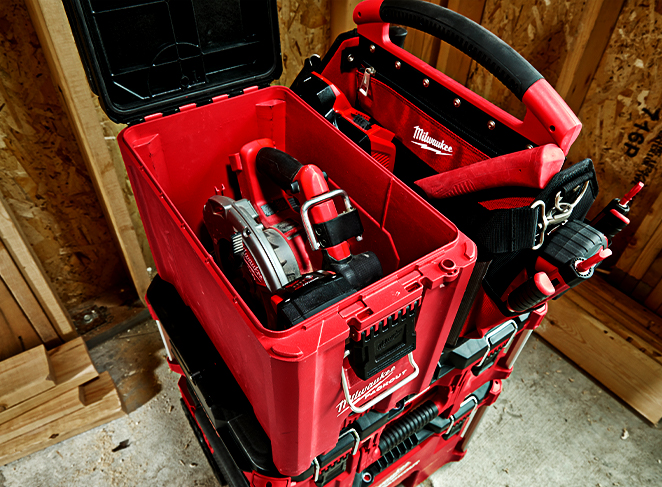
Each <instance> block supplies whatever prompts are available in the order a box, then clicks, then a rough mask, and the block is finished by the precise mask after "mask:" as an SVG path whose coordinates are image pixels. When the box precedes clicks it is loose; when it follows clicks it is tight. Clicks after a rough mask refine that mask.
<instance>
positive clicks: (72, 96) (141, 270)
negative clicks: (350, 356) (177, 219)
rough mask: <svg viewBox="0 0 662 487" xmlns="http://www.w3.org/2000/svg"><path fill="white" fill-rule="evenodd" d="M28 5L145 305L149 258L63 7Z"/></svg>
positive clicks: (33, 1)
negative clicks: (140, 238)
mask: <svg viewBox="0 0 662 487" xmlns="http://www.w3.org/2000/svg"><path fill="white" fill-rule="evenodd" d="M26 5H27V7H28V11H29V12H30V17H31V18H32V23H33V24H34V27H35V31H36V32H37V36H38V37H39V41H40V42H41V47H42V48H43V50H44V54H45V56H46V59H47V61H48V65H49V67H50V70H51V74H52V75H53V81H54V82H55V84H56V85H57V87H58V89H59V91H60V93H61V94H62V98H63V99H64V106H65V108H66V110H67V112H68V115H69V118H70V119H71V124H72V128H73V130H74V134H75V136H76V140H77V141H78V145H79V146H80V149H81V153H82V154H83V158H84V159H85V163H86V166H87V169H88V172H89V174H90V177H91V178H92V182H93V183H94V188H95V190H96V192H97V195H98V196H99V200H100V202H101V205H102V208H103V210H104V214H105V215H106V218H107V220H108V222H109V224H110V228H111V230H112V231H113V234H114V237H115V239H116V240H117V243H118V245H119V247H120V249H121V251H122V254H123V256H124V261H125V264H126V266H127V268H128V271H129V274H130V275H131V278H132V280H133V283H134V285H135V287H136V291H137V292H138V295H139V296H140V298H141V299H143V300H144V296H145V292H146V291H147V287H148V285H149V276H148V274H147V266H146V264H145V258H144V257H143V254H142V250H141V248H140V243H139V242H138V237H137V235H136V231H135V228H134V226H133V223H132V222H131V218H130V216H129V212H128V209H127V207H126V204H125V202H124V195H123V194H122V190H121V186H120V182H119V179H118V176H117V173H116V172H115V169H114V166H113V161H112V158H111V155H110V153H109V151H108V147H107V146H106V141H105V139H104V135H103V130H102V127H101V125H100V123H99V119H98V117H97V114H96V110H95V107H94V103H93V101H92V96H93V95H92V92H91V91H90V87H89V86H88V82H87V76H86V75H85V71H84V69H83V65H82V64H81V61H80V57H79V54H78V50H77V49H76V44H75V42H74V38H73V36H72V34H71V29H70V28H69V22H68V20H67V15H66V13H65V11H64V7H63V5H62V2H60V1H58V0H27V1H26Z"/></svg>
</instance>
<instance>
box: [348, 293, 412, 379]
mask: <svg viewBox="0 0 662 487" xmlns="http://www.w3.org/2000/svg"><path fill="white" fill-rule="evenodd" d="M418 307H419V302H418V301H416V302H414V303H412V304H410V305H408V306H407V307H406V308H404V309H401V310H400V311H399V312H397V313H396V314H394V315H391V316H389V317H388V318H386V319H384V320H382V321H380V322H379V323H377V324H376V325H374V326H372V327H370V329H369V330H366V331H364V332H363V333H361V339H360V340H358V341H353V340H352V341H351V345H350V346H351V347H352V351H351V353H350V355H349V357H350V361H351V364H352V368H353V369H354V372H355V373H356V375H357V376H358V377H360V378H361V379H363V380H367V379H369V378H370V377H372V376H373V375H375V374H377V373H378V372H380V371H381V370H383V369H384V368H386V367H388V366H389V365H391V364H393V363H395V362H397V361H398V360H400V359H401V358H402V357H404V356H405V355H407V354H409V353H411V352H413V351H414V350H415V349H416V317H417V315H418ZM368 331H369V332H370V333H368Z"/></svg>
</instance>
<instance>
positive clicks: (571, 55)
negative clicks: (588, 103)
mask: <svg viewBox="0 0 662 487" xmlns="http://www.w3.org/2000/svg"><path fill="white" fill-rule="evenodd" d="M623 3H624V0H588V2H586V6H585V7H584V11H583V12H582V20H581V22H580V23H579V31H578V33H577V37H576V38H575V40H574V42H573V44H572V46H571V48H570V50H569V52H568V56H567V57H566V59H565V62H564V63H563V67H562V68H561V74H560V75H559V79H558V80H557V82H556V87H555V88H556V91H557V92H558V93H559V94H560V95H561V96H562V97H563V98H564V99H565V101H566V103H567V104H568V106H569V107H570V108H571V109H572V110H573V111H574V112H575V113H579V109H580V108H581V105H582V103H583V102H584V98H585V97H586V93H587V92H588V88H589V86H590V85H591V81H592V80H593V76H594V75H595V72H596V70H597V69H598V65H599V64H600V60H601V59H602V55H603V53H604V52H605V49H606V48H607V44H608V43H609V39H610V38H611V34H612V32H613V31H614V27H616V21H617V20H618V16H619V14H620V13H621V9H622V8H623Z"/></svg>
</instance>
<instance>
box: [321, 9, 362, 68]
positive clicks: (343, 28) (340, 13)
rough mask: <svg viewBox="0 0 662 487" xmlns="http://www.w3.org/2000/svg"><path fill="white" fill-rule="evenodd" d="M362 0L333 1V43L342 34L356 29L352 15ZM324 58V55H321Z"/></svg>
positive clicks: (331, 12) (331, 11)
mask: <svg viewBox="0 0 662 487" xmlns="http://www.w3.org/2000/svg"><path fill="white" fill-rule="evenodd" d="M359 3H361V0H332V1H331V10H330V16H331V39H330V40H331V42H333V41H335V40H336V37H338V36H339V35H340V34H343V33H345V32H348V31H350V30H352V29H354V28H356V24H354V20H353V19H352V14H353V13H354V9H355V8H356V6H357V5H358V4H359ZM319 55H320V56H322V53H319Z"/></svg>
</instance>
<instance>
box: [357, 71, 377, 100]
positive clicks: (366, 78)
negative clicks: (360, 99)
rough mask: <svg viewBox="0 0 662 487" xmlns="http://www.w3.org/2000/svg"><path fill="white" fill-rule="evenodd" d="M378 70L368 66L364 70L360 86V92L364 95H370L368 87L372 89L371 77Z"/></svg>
mask: <svg viewBox="0 0 662 487" xmlns="http://www.w3.org/2000/svg"><path fill="white" fill-rule="evenodd" d="M376 72H377V71H375V68H366V69H365V71H364V72H363V79H362V80H361V86H360V87H359V93H361V94H362V95H363V96H368V89H370V77H371V76H373V75H374V74H375V73H376Z"/></svg>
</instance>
